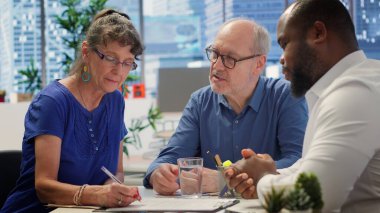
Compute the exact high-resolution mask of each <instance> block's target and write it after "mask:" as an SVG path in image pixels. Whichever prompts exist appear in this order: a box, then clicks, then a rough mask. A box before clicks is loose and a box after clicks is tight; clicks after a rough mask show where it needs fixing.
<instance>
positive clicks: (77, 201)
mask: <svg viewBox="0 0 380 213" xmlns="http://www.w3.org/2000/svg"><path fill="white" fill-rule="evenodd" d="M86 186H88V184H84V185H82V186H81V187H80V188H79V189H78V191H77V192H75V194H74V198H73V202H74V204H75V205H77V206H80V205H82V204H81V203H80V201H81V199H82V194H83V191H84V188H86Z"/></svg>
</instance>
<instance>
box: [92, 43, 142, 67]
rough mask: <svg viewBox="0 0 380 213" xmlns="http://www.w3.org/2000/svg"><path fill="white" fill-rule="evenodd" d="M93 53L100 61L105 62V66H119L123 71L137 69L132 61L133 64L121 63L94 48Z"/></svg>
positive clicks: (128, 62)
mask: <svg viewBox="0 0 380 213" xmlns="http://www.w3.org/2000/svg"><path fill="white" fill-rule="evenodd" d="M94 51H95V53H96V54H97V55H98V56H99V58H100V59H102V60H104V61H105V62H107V64H109V65H110V66H117V65H119V64H121V67H122V68H123V69H127V70H135V69H136V68H137V64H136V63H135V62H134V61H133V62H130V61H123V62H122V61H119V60H118V59H116V58H115V57H112V56H110V55H106V54H104V53H102V52H100V51H99V50H98V49H96V48H94Z"/></svg>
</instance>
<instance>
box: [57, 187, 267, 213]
mask: <svg viewBox="0 0 380 213" xmlns="http://www.w3.org/2000/svg"><path fill="white" fill-rule="evenodd" d="M139 192H140V195H141V197H142V199H144V197H149V198H151V197H156V196H160V195H157V194H156V193H155V192H154V191H153V190H152V189H146V188H144V187H143V186H139ZM173 205H175V204H173ZM93 211H94V209H83V208H64V207H61V208H57V209H55V210H54V211H52V212H53V213H68V212H70V213H71V212H72V213H89V212H93ZM97 212H99V210H97ZM104 212H105V211H104ZM224 212H239V213H240V212H241V213H248V212H250V213H265V210H264V209H263V208H262V207H261V205H260V202H259V200H257V199H253V200H246V199H240V202H239V203H238V204H235V205H234V206H231V207H229V208H227V209H223V210H220V211H218V213H224Z"/></svg>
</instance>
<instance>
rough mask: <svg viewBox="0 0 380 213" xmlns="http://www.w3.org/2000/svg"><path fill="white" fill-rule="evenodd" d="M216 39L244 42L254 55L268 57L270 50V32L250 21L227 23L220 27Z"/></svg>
mask: <svg viewBox="0 0 380 213" xmlns="http://www.w3.org/2000/svg"><path fill="white" fill-rule="evenodd" d="M216 38H223V39H228V40H230V41H231V42H234V43H238V42H239V41H242V40H243V41H244V42H245V44H246V46H248V47H249V49H250V51H251V52H252V53H253V54H261V55H267V54H268V52H269V48H270V37H269V33H268V31H267V30H266V29H265V28H264V27H262V26H260V25H259V24H257V23H256V22H254V21H252V20H248V19H232V20H230V21H227V22H226V23H224V24H223V25H222V26H221V27H220V29H219V31H218V33H217V36H216Z"/></svg>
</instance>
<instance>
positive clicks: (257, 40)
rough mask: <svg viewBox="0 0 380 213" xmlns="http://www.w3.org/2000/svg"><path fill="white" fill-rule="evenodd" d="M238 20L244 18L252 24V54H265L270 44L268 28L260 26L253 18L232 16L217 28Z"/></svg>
mask: <svg viewBox="0 0 380 213" xmlns="http://www.w3.org/2000/svg"><path fill="white" fill-rule="evenodd" d="M239 20H245V21H249V22H250V23H251V24H252V28H253V34H252V44H253V46H252V48H250V49H252V52H253V53H254V54H261V55H267V54H268V52H269V49H270V46H271V38H270V35H269V33H268V30H267V29H266V28H265V27H263V26H261V25H260V24H258V23H256V22H255V21H254V20H251V19H248V18H243V17H239V18H233V19H230V20H228V21H226V22H225V23H224V24H223V25H222V26H221V27H220V28H219V29H222V28H223V27H224V26H226V25H227V24H229V23H231V22H235V21H239Z"/></svg>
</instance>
